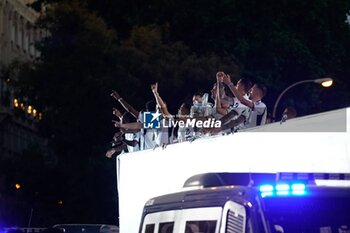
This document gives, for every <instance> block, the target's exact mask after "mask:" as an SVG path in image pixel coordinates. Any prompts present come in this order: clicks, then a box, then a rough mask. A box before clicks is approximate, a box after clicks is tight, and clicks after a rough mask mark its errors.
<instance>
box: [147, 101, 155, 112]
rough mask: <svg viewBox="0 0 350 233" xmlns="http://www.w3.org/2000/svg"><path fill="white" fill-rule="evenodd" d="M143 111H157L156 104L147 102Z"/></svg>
mask: <svg viewBox="0 0 350 233" xmlns="http://www.w3.org/2000/svg"><path fill="white" fill-rule="evenodd" d="M145 110H146V112H153V111H157V104H156V102H154V101H153V100H150V101H148V102H147V103H146V104H145Z"/></svg>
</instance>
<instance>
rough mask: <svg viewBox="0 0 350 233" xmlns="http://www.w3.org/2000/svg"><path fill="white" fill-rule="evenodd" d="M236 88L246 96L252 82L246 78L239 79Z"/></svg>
mask: <svg viewBox="0 0 350 233" xmlns="http://www.w3.org/2000/svg"><path fill="white" fill-rule="evenodd" d="M236 87H237V90H238V91H240V92H241V93H244V94H248V93H249V91H250V89H251V88H252V82H251V81H250V80H249V79H247V78H241V79H240V80H238V82H237V84H236Z"/></svg>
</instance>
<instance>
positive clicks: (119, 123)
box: [106, 71, 296, 158]
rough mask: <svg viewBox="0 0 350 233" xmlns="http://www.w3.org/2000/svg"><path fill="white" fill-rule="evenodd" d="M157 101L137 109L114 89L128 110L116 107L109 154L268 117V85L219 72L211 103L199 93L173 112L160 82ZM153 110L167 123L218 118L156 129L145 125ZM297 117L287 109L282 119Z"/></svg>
mask: <svg viewBox="0 0 350 233" xmlns="http://www.w3.org/2000/svg"><path fill="white" fill-rule="evenodd" d="M151 91H152V93H153V95H154V100H151V101H148V102H147V103H146V104H145V109H144V110H142V111H137V110H135V109H134V108H133V107H132V106H131V105H130V104H129V103H128V102H126V101H125V100H124V99H123V98H122V97H121V96H120V95H119V93H118V92H117V91H112V94H111V96H112V97H113V98H114V99H115V100H117V101H118V102H119V104H120V105H121V106H122V107H123V109H124V110H125V113H124V114H122V113H121V112H120V111H119V110H118V109H116V108H113V115H115V116H116V119H115V120H113V123H114V126H115V127H116V128H117V132H116V133H115V134H114V136H113V140H112V143H111V144H112V146H111V148H110V149H109V150H108V151H107V152H106V157H108V158H111V157H112V156H113V155H118V154H120V153H123V152H135V151H139V150H146V149H155V148H156V147H162V148H163V149H164V148H165V147H166V146H167V145H168V144H172V143H178V142H183V141H191V140H194V139H196V138H198V137H201V136H207V135H215V134H229V133H233V132H237V131H239V130H242V129H246V128H251V127H255V126H258V125H264V124H266V123H268V122H269V120H268V119H267V107H266V105H265V104H264V102H263V101H262V99H263V98H264V96H265V95H266V91H267V90H266V87H265V86H264V85H263V84H260V83H255V84H254V85H253V84H252V82H251V81H250V80H248V79H246V78H241V79H240V80H238V82H237V83H236V84H234V83H232V81H231V77H230V76H229V75H228V74H226V73H224V72H222V71H219V72H217V74H216V82H215V83H214V85H213V87H212V89H211V91H210V93H211V95H210V97H211V99H212V102H210V101H209V94H208V93H201V92H196V93H194V94H193V98H192V102H191V103H188V102H183V103H182V104H181V105H180V107H179V109H178V112H177V114H171V113H170V112H169V109H168V107H167V105H166V103H165V102H164V100H163V99H162V97H161V96H160V94H159V92H158V83H155V84H152V85H151ZM150 112H152V113H154V116H155V118H156V117H159V119H164V120H166V121H164V122H175V121H182V122H186V120H191V121H202V122H203V121H208V120H215V123H216V124H215V127H214V126H213V124H211V125H207V126H206V127H198V125H197V126H195V127H193V124H192V125H191V124H190V125H188V124H187V125H186V124H184V125H180V124H167V125H166V124H160V125H159V127H156V128H148V127H144V123H145V122H144V121H145V119H144V113H150ZM295 116H296V111H295V109H294V108H291V107H289V108H288V109H286V110H285V112H284V115H283V117H282V121H285V120H287V119H290V118H293V117H295Z"/></svg>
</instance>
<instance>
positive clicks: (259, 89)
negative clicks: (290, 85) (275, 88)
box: [249, 83, 267, 101]
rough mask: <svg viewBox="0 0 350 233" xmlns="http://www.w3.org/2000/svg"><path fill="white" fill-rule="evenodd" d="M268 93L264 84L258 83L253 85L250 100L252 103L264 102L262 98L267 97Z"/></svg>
mask: <svg viewBox="0 0 350 233" xmlns="http://www.w3.org/2000/svg"><path fill="white" fill-rule="evenodd" d="M266 91H267V89H266V87H265V86H264V85H263V84H260V83H256V84H254V85H253V87H252V89H251V90H250V95H249V98H250V99H251V100H252V101H259V100H262V98H264V96H265V95H266Z"/></svg>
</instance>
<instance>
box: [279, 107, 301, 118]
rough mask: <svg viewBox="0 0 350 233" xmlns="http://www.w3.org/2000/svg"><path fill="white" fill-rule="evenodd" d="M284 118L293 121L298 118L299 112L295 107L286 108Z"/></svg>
mask: <svg viewBox="0 0 350 233" xmlns="http://www.w3.org/2000/svg"><path fill="white" fill-rule="evenodd" d="M282 115H283V116H286V117H287V119H292V118H295V117H296V116H297V110H295V108H293V107H286V108H285V109H284V111H283V114H282Z"/></svg>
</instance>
